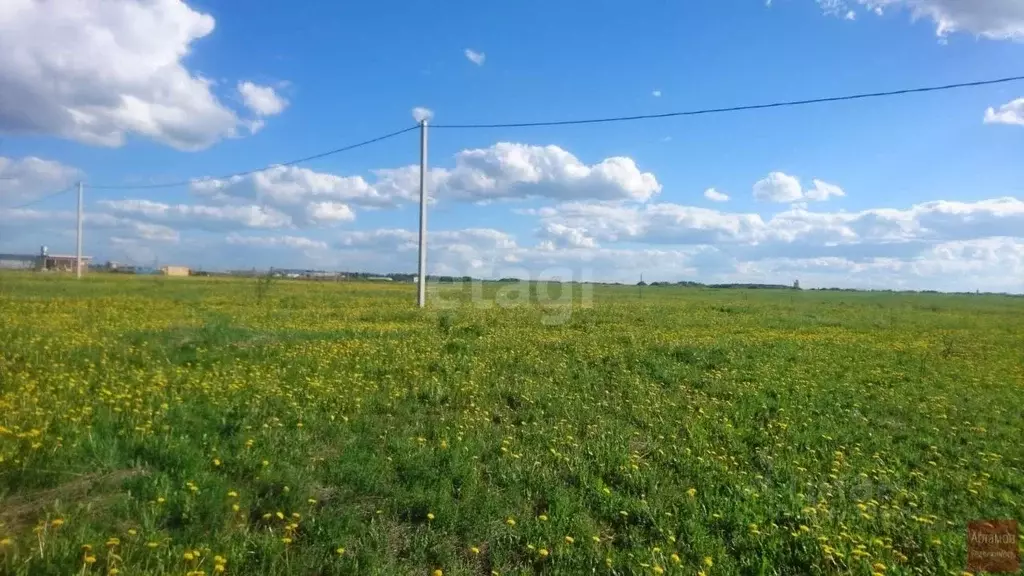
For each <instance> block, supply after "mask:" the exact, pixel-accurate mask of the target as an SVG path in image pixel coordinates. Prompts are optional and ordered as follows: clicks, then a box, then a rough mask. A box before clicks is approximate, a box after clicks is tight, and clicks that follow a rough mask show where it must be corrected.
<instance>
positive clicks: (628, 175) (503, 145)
mask: <svg viewBox="0 0 1024 576" xmlns="http://www.w3.org/2000/svg"><path fill="white" fill-rule="evenodd" d="M436 180H437V183H436V187H435V188H434V189H435V191H436V195H437V197H438V198H442V199H443V198H455V199H460V200H467V201H486V200H498V199H503V198H529V197H544V198H556V199H562V200H569V199H582V198H591V199H598V200H634V201H641V202H642V201H646V200H649V199H650V198H651V197H653V196H654V195H656V194H658V193H659V192H660V191H661V185H660V184H659V183H658V180H657V179H656V178H655V177H654V174H651V173H650V172H641V171H640V169H639V168H638V167H637V165H636V162H634V161H633V160H632V159H631V158H626V157H621V156H617V157H612V158H606V159H604V160H602V161H601V162H598V163H597V164H593V165H587V164H584V163H582V162H581V161H580V160H579V159H578V158H576V157H575V156H573V155H572V154H571V153H569V152H567V151H565V150H563V149H561V148H559V147H558V146H550V145H549V146H530V145H526V144H514V143H509V142H499V143H498V144H495V145H493V146H491V147H489V148H479V149H473V150H463V151H461V152H459V153H458V154H456V156H455V167H454V168H452V169H450V170H440V171H439V172H438V174H437V175H436Z"/></svg>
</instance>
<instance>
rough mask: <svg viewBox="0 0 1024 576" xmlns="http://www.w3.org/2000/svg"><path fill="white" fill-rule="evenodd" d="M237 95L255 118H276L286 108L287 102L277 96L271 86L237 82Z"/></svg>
mask: <svg viewBox="0 0 1024 576" xmlns="http://www.w3.org/2000/svg"><path fill="white" fill-rule="evenodd" d="M238 94H239V95H240V96H241V97H242V102H244V103H245V107H246V108H248V109H249V110H250V111H252V113H253V114H256V115H257V116H276V115H277V114H280V113H281V112H284V109H285V108H287V107H288V100H286V99H284V98H282V97H281V96H280V95H278V93H277V92H275V91H274V88H273V87H271V86H260V85H259V84H253V83H252V82H239V83H238Z"/></svg>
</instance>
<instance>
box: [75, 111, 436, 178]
mask: <svg viewBox="0 0 1024 576" xmlns="http://www.w3.org/2000/svg"><path fill="white" fill-rule="evenodd" d="M419 127H420V125H419V124H415V125H413V126H410V127H408V128H404V129H402V130H399V131H397V132H391V133H390V134H385V135H383V136H378V137H376V138H371V139H369V140H363V141H362V142H358V143H356V144H350V145H348V146H343V147H341V148H335V149H334V150H328V151H327V152H320V153H319V154H313V155H312V156H306V157H305V158H298V159H296V160H289V161H287V162H277V163H274V164H270V165H267V166H264V167H262V168H256V169H253V170H246V171H244V172H235V173H234V174H226V175H224V176H217V177H215V178H208V177H204V178H192V179H189V180H180V181H178V182H163V183H160V184H136V185H128V184H112V185H97V184H89V183H86V185H85V186H86V187H87V188H92V189H94V190H141V189H146V190H148V189H153V188H175V187H178V186H188V185H189V184H192V183H193V182H198V181H203V180H226V179H228V178H237V177H240V176H249V175H250V174H256V173H257V172H263V171H264V170H267V169H269V168H273V167H275V166H294V165H296V164H301V163H303V162H309V161H310V160H316V159H318V158H324V157H326V156H332V155H334V154H340V153H342V152H348V151H349V150H355V149H356V148H362V147H363V146H367V145H370V144H373V143H375V142H380V141H381V140H387V139H388V138H394V137H395V136H399V135H401V134H405V133H406V132H412V131H413V130H417V129H419Z"/></svg>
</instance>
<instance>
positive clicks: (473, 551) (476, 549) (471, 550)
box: [469, 546, 480, 554]
mask: <svg viewBox="0 0 1024 576" xmlns="http://www.w3.org/2000/svg"><path fill="white" fill-rule="evenodd" d="M469 551H470V552H472V553H473V554H479V553H480V549H479V548H477V547H476V546H473V547H471V548H470V549H469Z"/></svg>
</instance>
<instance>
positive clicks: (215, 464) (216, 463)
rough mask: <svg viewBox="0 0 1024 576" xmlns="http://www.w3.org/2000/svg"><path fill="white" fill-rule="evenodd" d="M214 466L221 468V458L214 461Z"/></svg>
mask: <svg viewBox="0 0 1024 576" xmlns="http://www.w3.org/2000/svg"><path fill="white" fill-rule="evenodd" d="M213 465H214V466H220V458H214V459H213Z"/></svg>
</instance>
